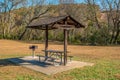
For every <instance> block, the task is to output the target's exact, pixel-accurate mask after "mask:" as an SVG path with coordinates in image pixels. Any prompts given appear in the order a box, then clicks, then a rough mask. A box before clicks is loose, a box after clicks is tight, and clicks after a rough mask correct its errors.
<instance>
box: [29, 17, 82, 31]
mask: <svg viewBox="0 0 120 80" xmlns="http://www.w3.org/2000/svg"><path fill="white" fill-rule="evenodd" d="M66 22H67V25H71V26H74V28H80V27H84V25H82V24H81V23H80V22H78V21H77V20H75V19H74V18H72V17H71V16H69V15H66V16H57V17H43V18H38V19H35V20H33V21H32V22H31V23H30V24H29V25H28V26H27V28H34V29H45V27H46V26H48V29H57V28H60V27H63V26H61V25H66ZM56 25H59V26H56ZM65 27H67V26H64V28H65Z"/></svg>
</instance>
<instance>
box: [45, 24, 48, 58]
mask: <svg viewBox="0 0 120 80" xmlns="http://www.w3.org/2000/svg"><path fill="white" fill-rule="evenodd" d="M45 50H48V26H46V30H45ZM45 57H48V53H47V52H45Z"/></svg>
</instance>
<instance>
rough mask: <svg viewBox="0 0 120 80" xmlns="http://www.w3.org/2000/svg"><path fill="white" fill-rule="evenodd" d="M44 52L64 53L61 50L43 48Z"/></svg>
mask: <svg viewBox="0 0 120 80" xmlns="http://www.w3.org/2000/svg"><path fill="white" fill-rule="evenodd" d="M42 51H44V52H53V53H64V51H60V50H42Z"/></svg>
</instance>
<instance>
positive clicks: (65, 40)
mask: <svg viewBox="0 0 120 80" xmlns="http://www.w3.org/2000/svg"><path fill="white" fill-rule="evenodd" d="M66 64H67V30H66V29H64V65H66Z"/></svg>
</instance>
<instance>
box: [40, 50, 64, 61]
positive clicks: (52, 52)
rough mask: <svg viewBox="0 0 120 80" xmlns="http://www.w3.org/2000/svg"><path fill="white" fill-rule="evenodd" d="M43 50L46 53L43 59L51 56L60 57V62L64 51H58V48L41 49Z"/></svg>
mask: <svg viewBox="0 0 120 80" xmlns="http://www.w3.org/2000/svg"><path fill="white" fill-rule="evenodd" d="M42 51H44V52H45V54H47V56H45V60H47V59H48V58H52V57H55V59H57V58H60V63H62V58H63V57H62V56H63V54H64V51H59V50H42Z"/></svg>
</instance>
